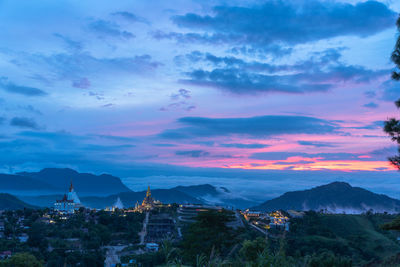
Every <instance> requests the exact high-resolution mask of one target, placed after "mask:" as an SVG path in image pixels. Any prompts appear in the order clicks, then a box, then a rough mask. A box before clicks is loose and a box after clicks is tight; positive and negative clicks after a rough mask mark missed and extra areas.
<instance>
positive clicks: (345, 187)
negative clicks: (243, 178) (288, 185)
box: [251, 182, 400, 213]
mask: <svg viewBox="0 0 400 267" xmlns="http://www.w3.org/2000/svg"><path fill="white" fill-rule="evenodd" d="M251 209H252V210H260V211H273V210H298V211H304V210H315V211H320V210H324V211H327V212H332V213H343V212H344V213H362V212H366V211H368V210H371V209H372V210H373V211H375V212H384V211H386V212H389V213H397V212H399V211H400V201H399V200H397V199H394V198H390V197H388V196H386V195H382V194H375V193H373V192H371V191H368V190H365V189H363V188H360V187H353V186H351V185H350V184H348V183H345V182H333V183H330V184H326V185H321V186H317V187H314V188H312V189H308V190H302V191H293V192H287V193H284V194H283V195H281V196H280V197H277V198H274V199H271V200H268V201H266V202H264V203H262V204H260V205H258V206H255V207H253V208H251Z"/></svg>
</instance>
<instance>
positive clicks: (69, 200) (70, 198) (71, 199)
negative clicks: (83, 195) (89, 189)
mask: <svg viewBox="0 0 400 267" xmlns="http://www.w3.org/2000/svg"><path fill="white" fill-rule="evenodd" d="M81 207H83V205H82V204H81V201H80V199H79V197H78V195H77V194H76V192H75V190H74V186H73V185H72V181H71V185H70V187H69V191H68V194H64V197H63V198H62V199H61V200H56V202H55V203H54V210H56V211H58V212H60V213H68V214H71V213H74V212H75V210H77V209H79V208H81Z"/></svg>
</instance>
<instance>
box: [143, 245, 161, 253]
mask: <svg viewBox="0 0 400 267" xmlns="http://www.w3.org/2000/svg"><path fill="white" fill-rule="evenodd" d="M146 250H147V251H152V252H157V251H158V244H157V243H146Z"/></svg>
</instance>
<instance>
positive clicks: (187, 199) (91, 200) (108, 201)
mask: <svg viewBox="0 0 400 267" xmlns="http://www.w3.org/2000/svg"><path fill="white" fill-rule="evenodd" d="M151 193H152V196H153V197H154V199H156V200H159V201H161V202H162V203H199V204H202V203H204V202H203V201H201V200H199V199H197V198H195V197H193V196H190V195H187V194H185V193H183V192H180V191H178V190H175V189H154V190H152V191H151ZM145 196H146V191H141V192H133V191H131V192H122V193H119V194H114V195H109V196H105V197H101V196H87V197H80V200H81V202H82V203H83V204H84V205H85V206H87V207H90V208H97V209H102V208H105V207H110V206H111V205H113V204H114V203H115V201H116V200H117V198H118V197H119V198H120V199H121V201H122V202H123V204H124V206H125V207H134V206H135V204H136V201H138V202H139V203H140V204H141V203H142V201H143V199H144V197H145ZM20 198H21V199H22V200H24V201H26V202H29V203H32V204H34V205H37V206H41V207H53V204H54V201H55V200H56V199H60V198H62V195H44V196H21V197H20Z"/></svg>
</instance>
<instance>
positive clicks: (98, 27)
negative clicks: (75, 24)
mask: <svg viewBox="0 0 400 267" xmlns="http://www.w3.org/2000/svg"><path fill="white" fill-rule="evenodd" d="M89 29H90V30H91V31H92V32H94V33H97V34H99V35H100V37H103V36H106V37H114V38H121V39H132V38H134V37H135V35H134V34H133V33H131V32H128V31H124V30H121V29H120V27H119V25H118V24H116V23H113V22H111V21H106V20H101V19H99V20H94V21H92V22H90V23H89Z"/></svg>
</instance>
